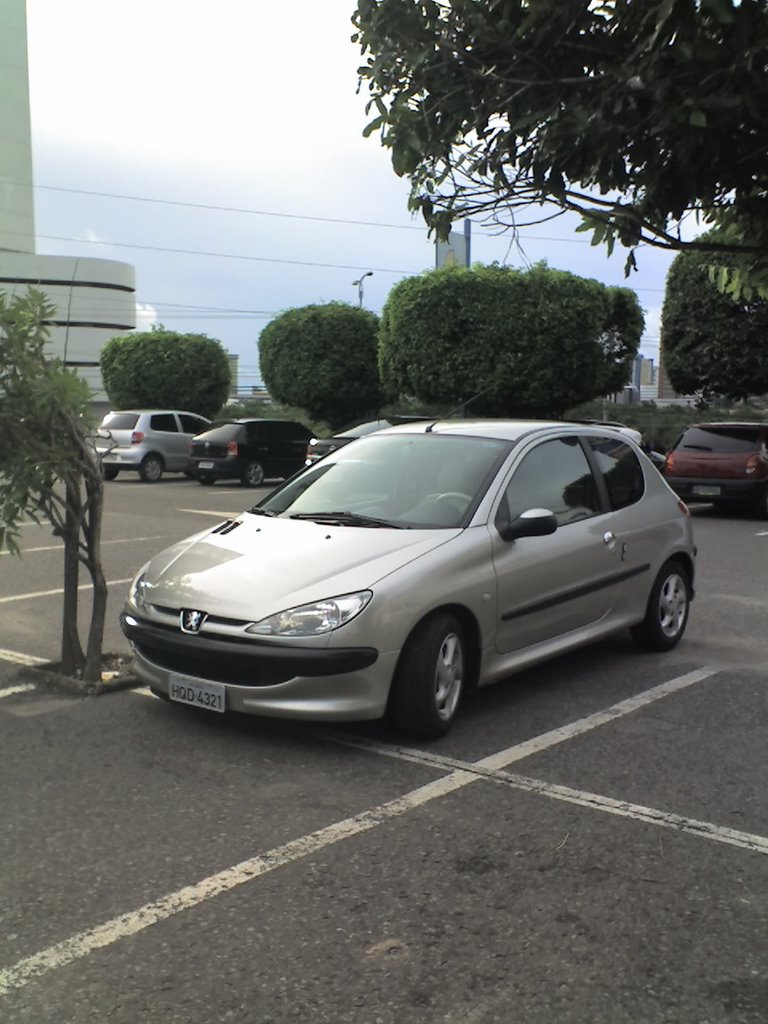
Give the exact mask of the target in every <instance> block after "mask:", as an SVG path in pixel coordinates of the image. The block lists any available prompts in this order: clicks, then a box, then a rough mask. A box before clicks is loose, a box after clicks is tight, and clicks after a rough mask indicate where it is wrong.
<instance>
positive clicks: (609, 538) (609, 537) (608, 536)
mask: <svg viewBox="0 0 768 1024" xmlns="http://www.w3.org/2000/svg"><path fill="white" fill-rule="evenodd" d="M615 540H616V535H615V534H614V533H611V531H610V530H606V531H605V533H604V534H603V544H608V545H610V544H613V543H614V541H615Z"/></svg>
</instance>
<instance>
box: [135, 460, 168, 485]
mask: <svg viewBox="0 0 768 1024" xmlns="http://www.w3.org/2000/svg"><path fill="white" fill-rule="evenodd" d="M164 469H165V466H164V465H163V460H162V459H161V458H160V456H159V455H145V456H144V458H143V459H142V461H141V465H140V466H139V476H140V477H141V479H142V480H143V481H144V483H145V484H156V483H157V482H158V480H161V479H162V476H163V470H164Z"/></svg>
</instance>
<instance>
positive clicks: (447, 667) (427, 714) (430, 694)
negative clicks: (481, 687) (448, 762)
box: [387, 613, 466, 740]
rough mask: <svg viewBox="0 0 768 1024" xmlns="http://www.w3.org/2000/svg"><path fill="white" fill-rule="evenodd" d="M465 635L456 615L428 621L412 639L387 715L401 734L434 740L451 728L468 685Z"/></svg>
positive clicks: (437, 616)
mask: <svg viewBox="0 0 768 1024" xmlns="http://www.w3.org/2000/svg"><path fill="white" fill-rule="evenodd" d="M465 672H466V662H465V656H464V631H463V630H462V628H461V623H460V622H459V621H458V619H457V618H456V616H455V615H450V614H447V613H438V614H435V615H433V616H431V617H430V618H428V619H425V620H424V622H422V623H420V624H419V625H418V626H417V627H416V629H414V631H413V632H412V633H411V635H410V636H409V637H408V640H407V641H406V643H405V646H404V647H403V650H402V653H401V654H400V660H399V662H398V664H397V669H396V670H395V677H394V679H393V681H392V690H391V692H390V698H389V706H388V708H387V716H388V718H389V720H390V721H391V722H392V724H393V725H394V726H395V728H396V729H398V730H399V731H401V732H404V733H408V734H409V735H411V736H415V737H417V738H419V739H425V740H432V739H437V738H438V737H439V736H443V735H445V733H446V732H448V729H449V728H450V727H451V725H452V723H453V720H454V718H455V717H456V711H457V709H458V706H459V699H460V697H461V693H462V689H463V686H464V676H465Z"/></svg>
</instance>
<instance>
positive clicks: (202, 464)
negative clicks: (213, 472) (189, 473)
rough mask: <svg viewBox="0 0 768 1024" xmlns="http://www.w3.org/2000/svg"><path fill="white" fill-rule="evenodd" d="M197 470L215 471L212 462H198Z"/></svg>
mask: <svg viewBox="0 0 768 1024" xmlns="http://www.w3.org/2000/svg"><path fill="white" fill-rule="evenodd" d="M197 468H198V469H213V463H212V462H198V464H197Z"/></svg>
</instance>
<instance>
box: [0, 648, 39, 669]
mask: <svg viewBox="0 0 768 1024" xmlns="http://www.w3.org/2000/svg"><path fill="white" fill-rule="evenodd" d="M0 660H2V661H12V662H13V663H14V664H15V665H45V664H46V659H45V658H36V657H35V656H34V654H22V653H21V652H20V651H8V650H5V649H3V648H2V647H0Z"/></svg>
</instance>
